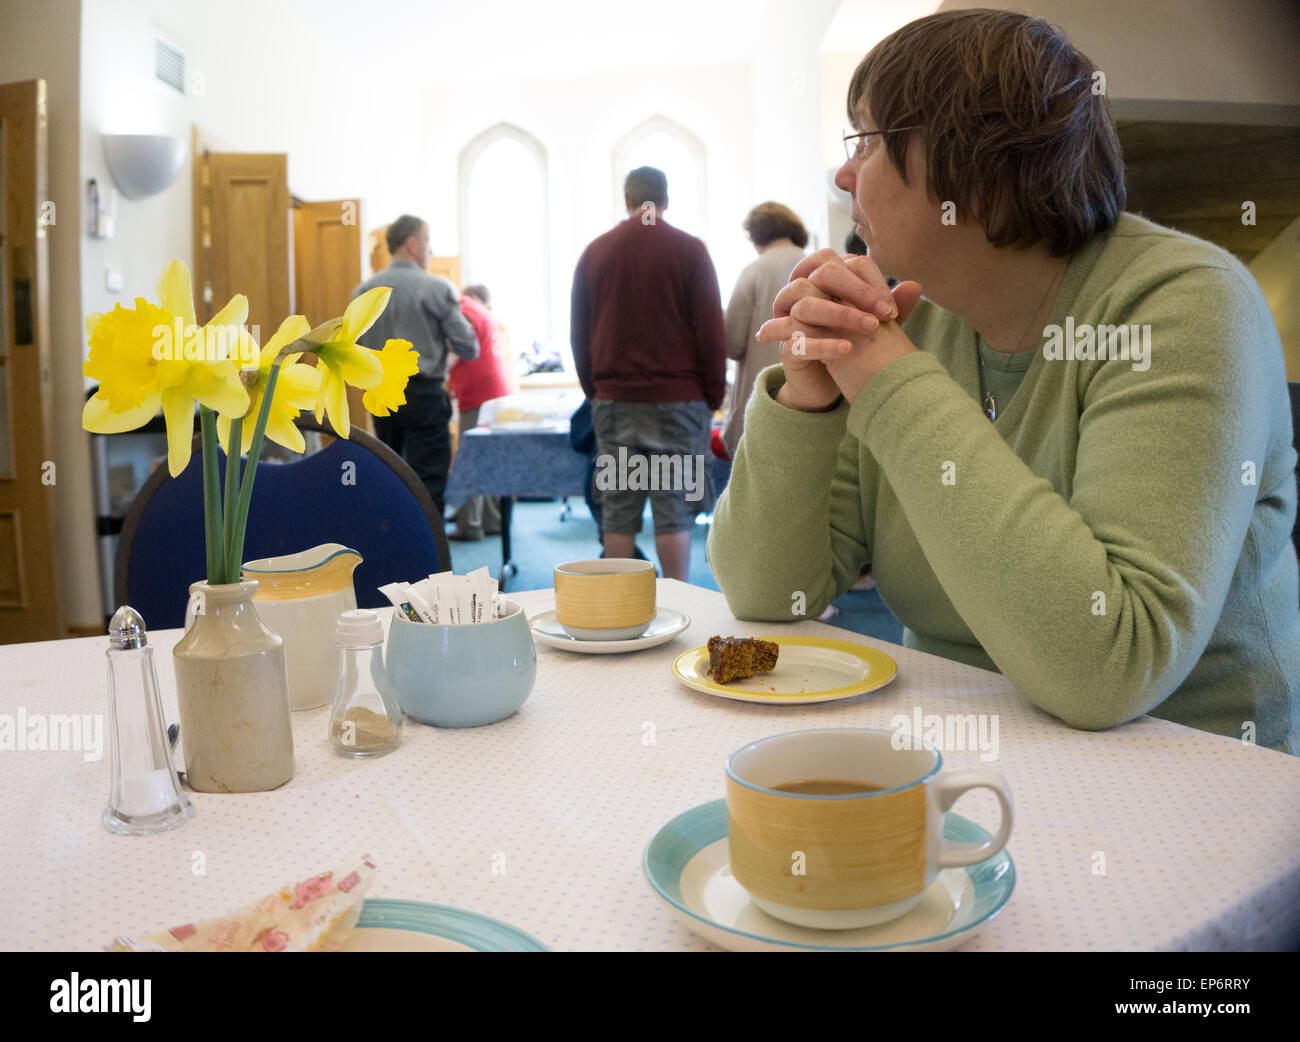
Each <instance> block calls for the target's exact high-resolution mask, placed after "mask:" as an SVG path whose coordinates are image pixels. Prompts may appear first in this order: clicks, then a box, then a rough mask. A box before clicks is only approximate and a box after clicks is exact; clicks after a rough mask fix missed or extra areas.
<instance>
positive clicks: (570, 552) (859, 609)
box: [412, 500, 903, 644]
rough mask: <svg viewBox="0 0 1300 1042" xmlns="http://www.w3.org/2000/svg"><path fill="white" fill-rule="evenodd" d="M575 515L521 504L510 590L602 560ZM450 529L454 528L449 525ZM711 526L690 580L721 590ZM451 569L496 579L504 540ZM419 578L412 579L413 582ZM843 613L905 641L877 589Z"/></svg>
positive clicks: (849, 602) (647, 530)
mask: <svg viewBox="0 0 1300 1042" xmlns="http://www.w3.org/2000/svg"><path fill="white" fill-rule="evenodd" d="M569 503H570V505H571V507H572V511H571V513H570V514H569V516H568V518H567V519H565V520H561V518H560V515H561V513H562V507H561V504H560V503H559V501H555V502H550V503H516V504H515V508H514V524H513V525H512V526H511V529H510V539H511V550H512V551H513V554H514V559H515V564H516V565H518V567H519V572H518V574H516V575H514V576H513V577H512V578H511V579H510V580H509V582H508V584H507V588H508V589H510V590H540V589H549V588H550V587H551V585H552V580H553V575H552V569H554V567H555V566H556V565H557V564H562V563H564V562H565V561H584V560H588V559H590V558H594V557H599V556H600V533H599V531H597V529H596V524H595V522H594V521H593V520H592V519H591V514H590V512H589V511H588V510H587V506H586V504H585V503H583V502H582V501H581V500H570V501H569ZM448 527H449V528H450V527H451V526H450V525H449V526H448ZM708 534H709V528H708V525H703V524H697V525H696V526H695V531H694V533H693V534H692V537H691V576H690V580H691V582H693V583H694V584H695V585H696V586H703V587H705V588H706V589H710V590H716V589H717V588H718V583H717V580H715V579H714V578H713V573H712V572H711V571H710V570H709V563H708V561H706V560H705V558H704V542H705V540H706V539H707V538H708ZM637 545H638V546H640V547H641V551H642V552H643V553H644V554H645V555H646V556H647V557H649V558H650V559H651V560H654V524H653V521H652V520H651V517H650V508H649V505H648V504H647V506H646V513H645V519H644V523H643V527H642V530H641V535H640V536H638V537H637ZM451 561H452V567H453V569H454V570H455V571H456V572H457V573H458V574H464V573H465V572H469V571H473V570H474V569H475V568H479V567H482V566H484V565H486V566H487V567H488V569H489V570H490V571H491V572H492V574H493V575H496V574H497V573H498V572H499V571H500V570H501V537H500V536H488V537H487V538H485V539H484V540H483V541H482V542H478V543H458V542H453V543H452V544H451ZM414 578H418V576H413V577H412V579H414ZM835 607H836V608H838V609H839V614H838V615H837V616H836V617H835V618H834V619H831V620H829V621H830V623H831V625H833V626H839V627H841V628H842V629H846V630H852V631H853V632H854V633H862V634H865V635H867V636H869V637H875V638H877V639H879V640H885V641H889V642H891V643H893V644H901V643H902V642H903V627H902V624H901V623H899V621H898V620H897V619H896V618H894V614H893V612H891V611H890V610H889V609H888V608H887V607H886V606H885V602H884V601H882V600H881V599H880V594H879V593H878V592H876V591H875V590H864V591H861V592H858V593H846V594H845V595H844V596H843V597H841V598H840V599H839V600H837V601H836V602H835Z"/></svg>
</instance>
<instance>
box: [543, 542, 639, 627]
mask: <svg viewBox="0 0 1300 1042" xmlns="http://www.w3.org/2000/svg"><path fill="white" fill-rule="evenodd" d="M654 617H655V566H654V565H653V564H651V563H650V562H649V561H642V560H639V559H636V558H623V557H605V558H601V559H599V560H595V561H570V562H569V563H568V564H561V565H557V566H556V568H555V621H556V622H558V623H559V624H560V625H561V626H562V627H564V631H565V632H566V633H568V634H569V636H571V637H577V638H578V639H579V640H631V639H632V638H633V637H639V636H640V635H641V634H642V633H644V632H645V631H646V630H647V629H648V628H649V627H650V623H652V622H653V621H654Z"/></svg>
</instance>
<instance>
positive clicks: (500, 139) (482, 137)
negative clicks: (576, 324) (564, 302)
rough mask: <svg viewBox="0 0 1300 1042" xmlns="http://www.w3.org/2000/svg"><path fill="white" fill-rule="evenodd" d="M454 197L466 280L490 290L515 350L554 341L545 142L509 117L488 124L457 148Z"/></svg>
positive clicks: (463, 273)
mask: <svg viewBox="0 0 1300 1042" xmlns="http://www.w3.org/2000/svg"><path fill="white" fill-rule="evenodd" d="M459 200H460V205H459V209H460V253H461V277H462V278H463V279H464V280H465V284H466V285H469V284H471V283H482V284H483V285H485V286H487V288H488V290H489V291H490V292H491V293H492V311H493V313H494V314H495V315H496V317H497V319H498V320H499V321H500V322H501V324H502V326H504V327H505V330H506V332H507V334H508V335H509V337H510V344H511V350H512V353H513V354H514V355H515V356H518V355H519V354H520V353H521V352H523V351H526V350H527V349H528V347H529V346H530V345H531V344H532V343H533V342H534V341H541V342H542V343H544V344H550V345H552V346H553V341H554V337H553V332H552V328H551V292H550V286H551V272H550V220H549V213H550V193H549V188H548V184H547V162H546V149H545V147H543V145H542V143H541V142H540V141H538V140H537V138H535V137H533V136H532V135H531V134H529V133H527V132H526V131H524V130H520V129H519V128H518V127H516V126H512V125H511V124H509V123H498V124H497V125H496V126H494V127H490V128H489V129H487V130H485V131H484V132H483V133H482V134H479V135H478V137H476V138H474V140H473V141H471V142H470V143H469V144H468V145H466V146H465V147H464V149H462V150H461V153H460V193H459Z"/></svg>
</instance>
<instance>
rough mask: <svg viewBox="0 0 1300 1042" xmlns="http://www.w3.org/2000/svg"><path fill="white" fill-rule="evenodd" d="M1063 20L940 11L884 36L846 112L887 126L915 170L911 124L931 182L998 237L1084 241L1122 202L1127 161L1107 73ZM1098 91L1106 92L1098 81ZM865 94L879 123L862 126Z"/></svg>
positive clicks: (902, 164)
mask: <svg viewBox="0 0 1300 1042" xmlns="http://www.w3.org/2000/svg"><path fill="white" fill-rule="evenodd" d="M1096 71H1097V70H1096V67H1095V66H1094V65H1093V64H1092V62H1091V61H1089V60H1088V59H1087V58H1086V57H1085V56H1084V55H1082V54H1080V53H1079V52H1078V51H1077V50H1075V48H1074V46H1073V45H1072V44H1071V43H1070V41H1069V40H1068V39H1066V37H1065V34H1064V33H1062V32H1061V31H1060V30H1058V29H1056V28H1054V27H1053V26H1050V25H1048V24H1047V23H1046V22H1045V21H1043V20H1042V19H1041V18H1030V17H1029V16H1027V15H1023V14H1016V13H1014V12H1011V11H993V10H969V11H944V12H942V13H940V14H934V15H930V16H928V17H926V18H919V19H917V20H916V21H914V22H910V23H909V24H907V25H905V26H903V28H901V29H899V30H898V31H897V32H895V33H893V34H892V35H890V36H887V37H886V38H885V39H883V40H881V41H880V43H878V44H876V46H875V47H873V48H872V50H871V52H870V53H869V54H868V55H867V56H866V57H865V58H863V59H862V61H861V62H860V63H859V64H858V67H857V69H856V70H855V71H854V73H853V80H852V82H851V83H850V84H849V93H848V113H849V120H850V121H851V122H852V123H853V125H854V127H855V128H856V129H858V130H893V129H895V128H902V127H916V128H917V129H915V130H899V131H898V132H897V133H889V134H885V135H883V137H884V148H885V149H886V150H887V154H888V156H889V158H890V161H891V162H892V163H893V164H894V166H895V168H896V169H897V170H898V171H899V173H900V175H902V177H903V179H904V180H905V181H906V179H907V148H908V144H909V142H910V141H911V137H912V134H913V133H915V134H918V135H919V136H920V138H921V142H922V145H923V146H924V154H925V157H926V159H925V165H926V171H925V183H926V190H927V191H928V192H929V194H930V195H931V197H932V198H934V199H941V200H944V201H952V202H953V203H955V204H956V207H957V211H958V213H964V214H967V215H969V216H971V217H972V218H973V219H975V220H977V221H978V222H979V224H980V226H981V227H982V228H983V229H984V233H985V235H986V236H987V237H988V240H989V242H991V243H992V244H993V245H994V246H999V247H1005V246H1016V247H1023V246H1031V245H1033V244H1035V243H1038V242H1046V244H1047V245H1048V247H1049V248H1050V249H1051V251H1052V253H1053V254H1054V255H1055V256H1058V257H1060V256H1065V255H1066V254H1069V253H1073V252H1074V251H1075V250H1077V249H1079V247H1080V246H1082V245H1083V244H1084V243H1085V242H1086V241H1087V240H1088V239H1089V238H1091V237H1092V236H1093V235H1095V234H1096V233H1097V232H1101V231H1105V230H1106V229H1107V228H1109V227H1111V226H1112V225H1113V224H1114V223H1115V221H1116V220H1117V219H1118V218H1119V215H1120V213H1122V212H1123V210H1124V200H1125V188H1124V159H1123V156H1122V155H1121V152H1120V144H1119V136H1118V135H1117V134H1116V133H1115V122H1114V119H1113V117H1112V116H1111V112H1110V103H1109V102H1108V101H1107V99H1106V96H1105V93H1104V82H1105V81H1104V77H1102V76H1101V74H1097V75H1094V73H1096ZM1099 83H1100V84H1101V85H1102V89H1101V90H1100V91H1098V90H1097V89H1096V88H1097V86H1098V84H1099ZM864 102H865V104H866V107H867V109H869V110H870V113H871V118H872V120H873V121H874V123H875V125H874V126H871V127H865V126H863V125H862V109H861V106H862V104H863V103H864Z"/></svg>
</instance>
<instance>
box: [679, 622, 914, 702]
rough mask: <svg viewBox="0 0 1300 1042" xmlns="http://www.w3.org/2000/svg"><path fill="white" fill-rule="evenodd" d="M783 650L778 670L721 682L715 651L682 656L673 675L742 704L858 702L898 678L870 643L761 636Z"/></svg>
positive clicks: (890, 661)
mask: <svg viewBox="0 0 1300 1042" xmlns="http://www.w3.org/2000/svg"><path fill="white" fill-rule="evenodd" d="M758 639H759V640H771V641H775V642H776V643H777V644H779V645H780V646H781V653H780V654H779V655H778V656H777V660H776V669H774V670H772V672H771V673H759V674H757V675H756V676H752V677H749V678H748V679H745V680H733V681H732V682H731V683H729V684H719V683H717V682H716V681H714V680H712V679H711V678H710V677H709V675H708V668H709V648H708V645H707V644H706V645H703V646H701V647H698V648H692V649H691V650H690V651H686V652H683V653H682V654H680V655H678V656H677V658H676V660H674V662H673V676H675V677H676V678H677V679H678V680H680V681H681V682H682V683H683V684H685V685H686V686H687V687H691V688H694V689H695V690H696V691H703V692H705V693H706V694H710V695H720V696H721V697H723V698H732V699H735V700H736V701H738V702H760V703H767V704H769V705H806V704H808V703H811V702H834V701H836V700H837V699H841V698H853V697H854V696H855V695H861V694H864V693H866V692H867V691H874V690H876V688H879V687H884V686H885V685H886V684H888V683H889V682H890V681H891V680H893V679H894V677H896V676H898V663H897V662H895V661H894V660H893V659H892V658H890V657H889V656H888V655H886V654H885V653H884V652H883V651H877V650H876V649H875V648H873V647H869V646H868V645H866V644H854V643H851V642H850V641H847V640H829V639H827V638H825V637H773V636H764V637H759V638H758Z"/></svg>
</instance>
